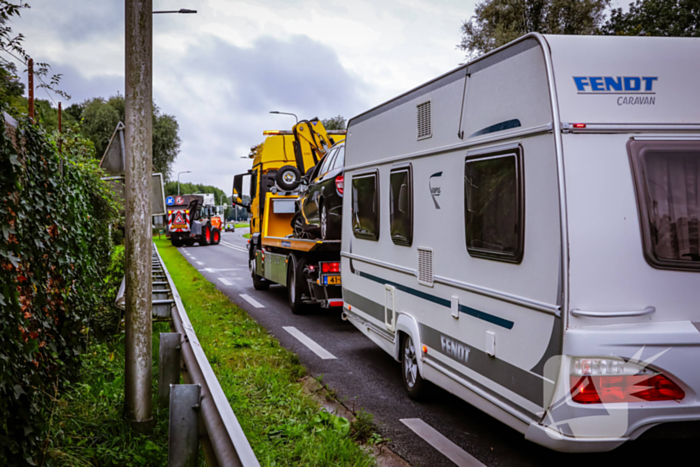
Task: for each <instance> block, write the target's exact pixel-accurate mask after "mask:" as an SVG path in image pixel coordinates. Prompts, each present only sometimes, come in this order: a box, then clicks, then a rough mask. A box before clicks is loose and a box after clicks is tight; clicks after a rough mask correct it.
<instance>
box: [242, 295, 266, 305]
mask: <svg viewBox="0 0 700 467" xmlns="http://www.w3.org/2000/svg"><path fill="white" fill-rule="evenodd" d="M241 298H242V299H243V300H245V301H246V302H248V303H250V304H251V305H253V306H254V307H255V308H265V305H263V304H262V303H260V302H259V301H257V300H255V299H254V298H253V297H251V296H250V295H246V294H241Z"/></svg>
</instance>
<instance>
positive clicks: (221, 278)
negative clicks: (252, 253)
mask: <svg viewBox="0 0 700 467" xmlns="http://www.w3.org/2000/svg"><path fill="white" fill-rule="evenodd" d="M218 279H219V280H220V281H221V283H222V284H224V285H233V283H232V282H229V281H228V280H226V279H224V278H223V277H219V278H218Z"/></svg>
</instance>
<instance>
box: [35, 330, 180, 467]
mask: <svg viewBox="0 0 700 467" xmlns="http://www.w3.org/2000/svg"><path fill="white" fill-rule="evenodd" d="M161 332H169V328H168V325H167V324H164V323H157V324H156V325H154V329H153V394H154V397H153V418H154V421H155V427H154V429H153V432H152V433H150V434H149V435H143V434H139V433H136V432H134V431H133V430H132V429H131V427H130V426H129V423H128V422H127V421H126V419H125V418H124V333H123V332H122V333H121V334H120V335H118V336H117V337H116V338H115V340H114V341H113V342H111V343H100V342H97V341H94V340H93V341H92V343H91V344H90V346H89V347H88V351H87V352H85V353H84V354H83V357H82V359H83V368H82V371H81V374H80V378H79V379H78V381H76V382H74V383H72V384H70V385H67V386H66V387H64V388H60V391H59V392H57V393H56V394H51V397H52V399H53V400H54V404H53V406H52V409H51V412H50V413H48V414H46V417H47V419H49V420H50V427H49V431H48V433H47V435H46V438H45V440H44V446H43V447H44V458H43V462H42V464H41V465H44V466H78V467H81V466H92V465H95V466H124V465H129V466H137V465H146V466H151V465H166V464H167V461H168V409H167V408H164V409H159V408H158V405H157V401H156V395H157V393H158V392H157V388H158V345H159V339H158V336H159V333H161Z"/></svg>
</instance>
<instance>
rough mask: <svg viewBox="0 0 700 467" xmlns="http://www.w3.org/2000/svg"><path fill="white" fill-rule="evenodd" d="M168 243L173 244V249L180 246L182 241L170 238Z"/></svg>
mask: <svg viewBox="0 0 700 467" xmlns="http://www.w3.org/2000/svg"><path fill="white" fill-rule="evenodd" d="M170 242H171V243H172V244H173V246H174V247H181V246H182V239H180V238H178V237H170Z"/></svg>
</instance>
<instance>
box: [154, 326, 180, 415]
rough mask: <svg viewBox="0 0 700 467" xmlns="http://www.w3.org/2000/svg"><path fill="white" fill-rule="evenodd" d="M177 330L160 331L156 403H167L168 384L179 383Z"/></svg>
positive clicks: (178, 334)
mask: <svg viewBox="0 0 700 467" xmlns="http://www.w3.org/2000/svg"><path fill="white" fill-rule="evenodd" d="M181 338H182V335H181V334H180V333H179V332H162V333H160V348H159V350H158V403H159V404H160V406H161V407H165V406H166V405H168V401H169V400H170V385H171V384H180V350H181V347H180V339H181Z"/></svg>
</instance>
